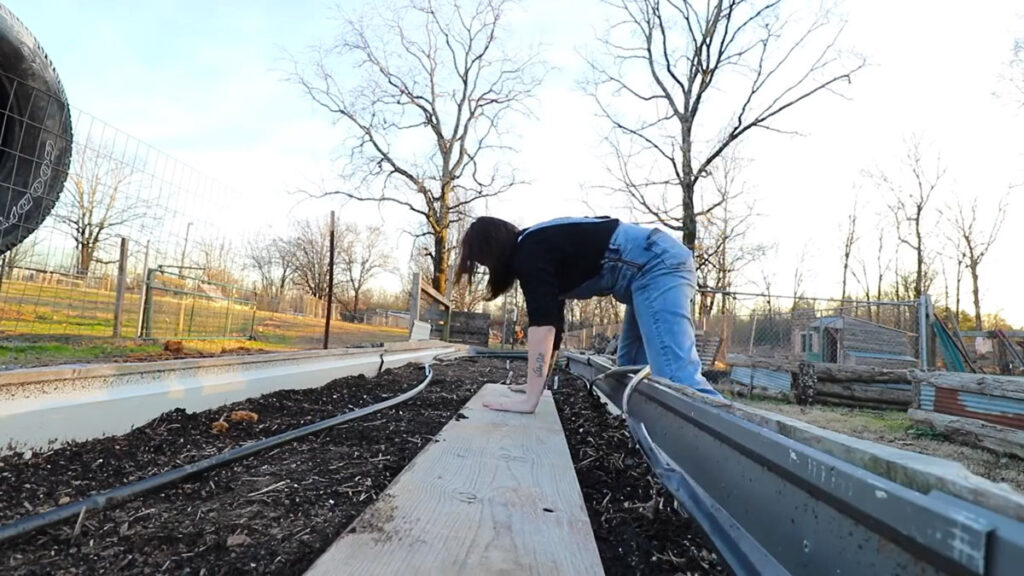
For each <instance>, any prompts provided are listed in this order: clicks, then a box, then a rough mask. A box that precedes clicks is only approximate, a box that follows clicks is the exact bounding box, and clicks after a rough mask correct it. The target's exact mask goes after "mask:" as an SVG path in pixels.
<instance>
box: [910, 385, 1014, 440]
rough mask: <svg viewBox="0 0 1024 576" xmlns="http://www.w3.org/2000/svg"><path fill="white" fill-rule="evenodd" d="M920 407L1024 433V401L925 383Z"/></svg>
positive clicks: (922, 387) (922, 388)
mask: <svg viewBox="0 0 1024 576" xmlns="http://www.w3.org/2000/svg"><path fill="white" fill-rule="evenodd" d="M920 397H921V408H922V409H923V410H931V411H933V412H938V413H940V414H950V415H952V416H964V417H967V418H976V419H978V420H984V421H985V422H991V423H992V424H998V425H1000V426H1007V427H1009V428H1015V429H1017V430H1024V400H1020V399H1018V398H1006V397H1003V396H990V395H987V394H975V393H973V392H965V391H962V390H953V389H950V388H935V387H934V386H931V385H928V384H924V385H922V386H921V394H920Z"/></svg>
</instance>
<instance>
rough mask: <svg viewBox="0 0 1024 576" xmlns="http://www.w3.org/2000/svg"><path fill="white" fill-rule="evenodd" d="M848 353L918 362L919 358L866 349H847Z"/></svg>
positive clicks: (858, 356)
mask: <svg viewBox="0 0 1024 576" xmlns="http://www.w3.org/2000/svg"><path fill="white" fill-rule="evenodd" d="M846 354H847V355H849V356H853V357H855V358H879V359H885V360H907V361H910V362H917V358H914V357H913V356H907V355H906V354H893V353H891V352H868V351H865V350H847V351H846Z"/></svg>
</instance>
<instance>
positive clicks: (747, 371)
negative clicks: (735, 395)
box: [729, 366, 792, 393]
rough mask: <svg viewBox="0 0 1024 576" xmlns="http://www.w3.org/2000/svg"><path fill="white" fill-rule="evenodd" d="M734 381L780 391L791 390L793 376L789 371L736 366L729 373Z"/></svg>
mask: <svg viewBox="0 0 1024 576" xmlns="http://www.w3.org/2000/svg"><path fill="white" fill-rule="evenodd" d="M729 378H731V379H732V380H733V382H736V383H739V384H746V385H751V384H752V385H754V386H757V387H759V388H769V389H772V390H778V391H780V392H787V393H788V392H789V391H790V384H791V382H792V377H791V376H790V374H789V372H779V371H775V370H767V369H765V368H746V367H743V366H736V367H734V368H733V369H732V372H730V373H729Z"/></svg>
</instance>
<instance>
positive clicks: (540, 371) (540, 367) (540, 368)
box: [533, 354, 544, 376]
mask: <svg viewBox="0 0 1024 576" xmlns="http://www.w3.org/2000/svg"><path fill="white" fill-rule="evenodd" d="M533 375H534V376H543V375H544V355H543V354H537V358H536V359H535V360H534V365H533Z"/></svg>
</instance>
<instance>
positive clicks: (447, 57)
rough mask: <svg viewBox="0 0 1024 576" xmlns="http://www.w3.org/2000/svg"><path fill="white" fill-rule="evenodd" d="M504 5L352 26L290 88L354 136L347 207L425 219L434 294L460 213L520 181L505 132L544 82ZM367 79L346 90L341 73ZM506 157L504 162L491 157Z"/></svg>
mask: <svg viewBox="0 0 1024 576" xmlns="http://www.w3.org/2000/svg"><path fill="white" fill-rule="evenodd" d="M508 5H509V2H508V1H507V0H480V1H479V2H475V3H469V4H464V3H460V2H456V1H454V0H436V1H435V0H412V1H411V2H409V3H408V4H402V5H395V4H390V3H389V4H387V5H385V6H380V5H379V6H377V7H376V8H375V9H371V10H370V11H369V12H367V14H366V15H364V16H363V17H360V18H349V19H347V20H346V21H345V23H344V26H343V29H342V31H341V33H340V34H339V36H338V39H337V40H336V42H335V43H333V44H331V45H325V46H320V47H318V48H317V49H316V51H315V54H314V58H313V61H312V63H311V65H310V66H309V67H308V69H306V70H302V69H301V68H300V66H299V65H298V64H296V65H295V70H294V73H293V75H292V78H293V80H294V81H295V82H297V83H298V84H299V85H300V86H301V87H302V88H303V89H304V91H305V92H306V93H307V94H308V95H309V97H310V98H312V100H313V101H314V102H316V103H317V104H318V105H320V106H322V107H323V108H324V109H326V110H327V111H329V112H330V113H331V114H332V115H333V116H334V118H335V122H336V123H337V124H342V125H344V126H346V127H347V128H348V129H350V133H351V134H352V136H351V138H350V139H349V140H348V141H347V143H346V145H345V147H346V148H347V149H348V158H347V160H348V163H347V167H346V174H345V175H346V177H348V178H349V179H350V180H351V181H353V182H354V183H355V185H354V189H353V191H344V190H341V191H335V192H328V193H329V194H340V195H342V196H345V197H347V198H351V199H355V200H361V201H372V202H378V203H387V204H394V205H398V206H401V207H404V208H406V209H408V210H410V211H412V212H414V213H415V214H417V215H418V216H419V217H420V218H422V219H423V220H422V221H423V222H424V224H425V225H426V234H427V235H428V236H429V237H430V239H431V240H432V243H433V251H432V264H433V273H432V284H433V286H434V288H435V289H437V290H439V291H441V292H444V291H445V290H446V287H447V286H446V285H447V281H448V265H449V258H448V254H447V253H448V250H449V239H448V235H449V229H450V226H451V225H452V222H453V221H454V220H457V219H458V215H459V214H461V213H462V212H463V209H464V208H466V207H467V206H469V205H470V204H472V203H474V202H477V201H479V200H481V199H484V198H489V197H492V196H497V195H498V194H501V193H503V192H505V191H507V190H509V189H510V188H512V187H513V186H515V185H516V184H517V183H518V182H517V179H516V173H515V171H514V170H513V169H512V168H511V167H510V166H509V165H507V164H506V163H504V162H503V161H502V156H503V155H507V153H508V151H509V148H508V146H507V143H504V142H502V136H503V130H502V127H503V126H504V125H506V122H507V121H508V120H509V119H510V118H511V117H512V116H514V115H516V114H528V113H529V111H528V109H527V108H526V105H525V104H526V101H527V100H528V98H529V97H530V95H531V93H532V91H533V90H534V89H535V88H536V87H537V85H538V84H539V83H540V79H541V76H540V74H539V72H540V68H539V67H538V66H537V61H536V59H535V58H534V57H533V56H532V55H527V56H523V57H511V56H509V55H508V53H506V52H505V51H504V50H503V47H502V46H501V43H500V40H499V39H500V36H501V33H502V32H503V30H502V26H504V24H505V22H504V19H505V11H506V8H507V7H508ZM354 69H358V70H360V71H361V72H362V76H361V79H360V81H358V82H355V83H353V82H349V81H348V80H349V79H348V78H345V77H344V76H343V75H342V70H346V71H347V70H354ZM494 152H497V154H494Z"/></svg>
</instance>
